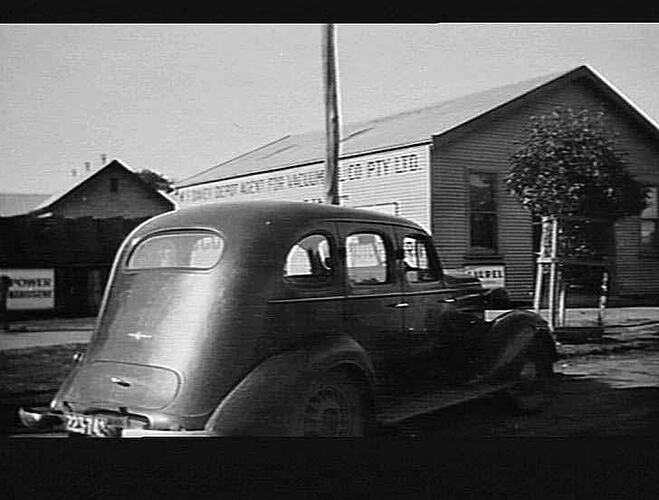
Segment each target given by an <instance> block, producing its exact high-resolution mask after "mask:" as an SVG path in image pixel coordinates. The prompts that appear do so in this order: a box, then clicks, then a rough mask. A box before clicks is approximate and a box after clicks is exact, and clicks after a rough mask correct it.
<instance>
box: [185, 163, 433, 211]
mask: <svg viewBox="0 0 659 500" xmlns="http://www.w3.org/2000/svg"><path fill="white" fill-rule="evenodd" d="M421 169H422V162H420V161H419V155H418V153H416V152H414V153H409V152H407V153H399V154H395V155H390V156H385V157H379V158H372V159H368V158H365V159H363V160H343V161H342V162H340V164H339V182H340V183H345V182H350V181H363V180H369V179H370V180H375V179H381V178H385V177H386V178H389V177H394V176H401V175H405V174H410V173H414V172H419V171H420V170H421ZM245 177H246V178H244V179H240V180H232V181H226V182H214V183H212V184H210V185H205V186H193V187H190V188H182V189H181V190H180V191H179V194H178V197H179V201H180V203H181V204H185V205H187V204H194V203H203V202H209V201H219V200H223V199H226V198H233V197H237V196H249V195H266V196H267V195H268V194H273V193H277V194H279V193H280V192H282V191H290V190H300V189H304V188H314V187H315V188H319V189H320V190H322V189H323V185H324V181H325V167H324V165H323V164H320V165H319V164H315V165H311V166H307V167H292V168H287V169H286V171H281V173H269V174H252V175H249V176H245ZM321 194H322V191H318V193H317V196H320V195H321ZM277 198H279V196H277ZM286 198H287V199H297V200H300V198H299V197H297V196H295V195H291V196H288V197H286ZM281 199H284V198H283V197H282V198H281ZM300 201H318V202H322V197H320V198H303V199H302V200H300Z"/></svg>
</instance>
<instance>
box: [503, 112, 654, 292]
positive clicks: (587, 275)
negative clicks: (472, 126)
mask: <svg viewBox="0 0 659 500" xmlns="http://www.w3.org/2000/svg"><path fill="white" fill-rule="evenodd" d="M616 137H617V134H615V133H614V132H613V131H612V130H611V129H610V128H608V126H607V124H606V122H605V116H604V113H602V112H594V111H590V110H588V109H582V110H579V111H576V110H573V109H571V108H569V107H556V108H555V109H554V110H552V111H551V112H549V113H547V114H544V115H541V116H534V117H531V120H530V126H529V130H528V135H527V136H526V137H525V138H524V140H522V141H520V142H518V148H517V149H516V150H515V151H514V153H513V154H512V156H511V159H510V170H509V172H508V175H507V177H506V184H507V186H508V188H509V190H510V191H511V192H512V193H513V195H514V196H515V197H516V198H517V199H518V201H519V202H520V203H521V204H522V205H523V206H524V207H526V208H527V209H528V210H529V211H530V212H531V213H532V214H533V215H534V216H536V217H540V218H550V219H551V218H557V219H558V221H559V239H558V248H559V255H561V256H562V257H572V258H586V259H590V260H595V259H601V258H602V257H603V256H605V255H604V254H605V253H606V249H607V243H608V241H611V240H609V238H610V236H611V235H612V223H613V221H615V220H616V219H619V218H621V217H624V216H629V215H637V214H639V213H640V211H641V210H642V209H643V208H644V207H645V206H646V200H645V197H646V195H645V190H644V188H643V187H642V186H641V185H640V184H638V183H637V182H636V181H635V180H634V178H633V177H632V175H631V174H630V173H629V171H628V170H627V165H626V162H625V159H624V154H623V153H622V152H620V151H619V150H618V149H617V147H616V143H615V140H616ZM545 227H546V226H545ZM561 272H562V274H563V278H564V279H566V280H567V281H568V282H572V283H579V284H585V285H589V284H590V285H592V284H594V283H593V282H597V279H598V278H596V276H597V275H600V271H598V270H597V269H593V268H585V267H580V266H569V265H562V266H561Z"/></svg>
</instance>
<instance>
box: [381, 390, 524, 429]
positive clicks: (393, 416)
mask: <svg viewBox="0 0 659 500" xmlns="http://www.w3.org/2000/svg"><path fill="white" fill-rule="evenodd" d="M511 385H512V384H511V383H510V382H506V383H497V384H486V383H479V384H465V385H462V386H452V387H436V388H435V389H430V390H428V391H423V392H417V393H409V394H400V393H399V394H397V395H396V397H387V398H383V399H382V400H381V401H379V404H378V412H377V413H378V420H379V421H380V422H381V423H382V424H385V425H389V424H395V423H398V422H401V421H403V420H406V419H408V418H412V417H417V416H419V415H423V414H426V413H431V412H433V411H436V410H439V409H441V408H446V407H448V406H453V405H457V404H460V403H464V402H466V401H470V400H473V399H477V398H480V397H482V396H485V395H487V394H492V393H495V392H498V391H501V390H504V389H506V388H508V387H510V386H511ZM415 392H416V391H415Z"/></svg>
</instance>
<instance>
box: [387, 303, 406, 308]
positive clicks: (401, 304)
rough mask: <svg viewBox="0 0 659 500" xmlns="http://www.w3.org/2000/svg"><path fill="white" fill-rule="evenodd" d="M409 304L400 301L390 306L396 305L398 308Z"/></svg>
mask: <svg viewBox="0 0 659 500" xmlns="http://www.w3.org/2000/svg"><path fill="white" fill-rule="evenodd" d="M408 306H409V304H408V303H407V302H399V303H398V304H391V305H390V306H389V307H396V308H401V307H408Z"/></svg>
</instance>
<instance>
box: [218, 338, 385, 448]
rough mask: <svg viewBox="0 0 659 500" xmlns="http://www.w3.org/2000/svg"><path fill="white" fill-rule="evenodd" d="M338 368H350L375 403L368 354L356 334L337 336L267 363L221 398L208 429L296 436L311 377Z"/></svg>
mask: <svg viewBox="0 0 659 500" xmlns="http://www.w3.org/2000/svg"><path fill="white" fill-rule="evenodd" d="M335 369H344V370H347V371H348V373H349V374H350V375H351V376H352V377H353V378H355V382H356V383H358V384H360V385H361V386H362V387H363V388H364V390H366V391H367V393H368V399H369V401H370V404H371V405H372V404H373V402H372V398H373V389H374V387H375V378H374V374H373V366H372V364H371V362H370V359H369V358H368V355H367V354H366V353H365V351H364V349H363V348H362V347H361V346H360V345H359V344H358V343H357V342H356V341H355V340H354V339H353V338H351V337H348V336H338V337H334V338H332V339H327V340H325V341H323V342H322V343H320V344H315V345H311V346H308V347H306V348H301V349H296V350H294V351H287V352H284V353H281V354H278V355H276V356H273V357H271V358H268V359H267V360H265V361H264V362H262V363H261V364H260V365H258V366H257V367H256V368H255V369H254V370H252V371H251V372H250V373H249V374H248V375H247V376H246V377H245V378H244V379H243V380H242V381H241V382H240V383H239V384H238V385H237V386H236V387H234V389H233V390H231V392H230V393H229V394H228V395H227V396H226V397H225V398H224V399H223V400H222V402H221V403H220V404H219V405H218V406H217V408H216V409H215V411H214V412H213V413H212V415H211V417H210V418H209V420H208V422H207V423H206V426H205V430H206V431H207V432H208V433H210V434H212V435H219V436H240V435H249V436H286V435H294V434H295V429H296V422H297V420H296V419H298V418H299V417H300V415H299V413H298V412H299V411H300V409H301V408H300V407H301V404H300V403H301V401H303V399H304V397H305V396H306V391H307V390H308V388H309V382H310V381H311V380H313V379H314V377H316V376H318V375H319V374H320V373H324V372H327V371H331V370H335Z"/></svg>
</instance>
